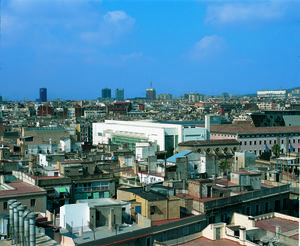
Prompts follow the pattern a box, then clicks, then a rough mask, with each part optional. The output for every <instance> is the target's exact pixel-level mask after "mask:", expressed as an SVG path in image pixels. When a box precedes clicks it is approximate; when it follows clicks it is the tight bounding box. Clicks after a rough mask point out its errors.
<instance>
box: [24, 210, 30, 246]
mask: <svg viewBox="0 0 300 246" xmlns="http://www.w3.org/2000/svg"><path fill="white" fill-rule="evenodd" d="M30 213H31V210H30V209H27V210H26V211H25V212H24V213H23V217H24V245H26V246H27V245H29V218H28V214H30Z"/></svg>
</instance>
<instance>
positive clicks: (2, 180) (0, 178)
mask: <svg viewBox="0 0 300 246" xmlns="http://www.w3.org/2000/svg"><path fill="white" fill-rule="evenodd" d="M4 183H5V177H4V175H0V184H4Z"/></svg>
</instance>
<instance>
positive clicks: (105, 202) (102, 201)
mask: <svg viewBox="0 0 300 246" xmlns="http://www.w3.org/2000/svg"><path fill="white" fill-rule="evenodd" d="M77 203H88V205H89V207H95V206H96V207H97V206H111V205H121V204H122V203H121V202H117V201H115V200H113V199H111V198H98V199H84V200H78V201H77Z"/></svg>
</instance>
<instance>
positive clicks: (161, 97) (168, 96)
mask: <svg viewBox="0 0 300 246" xmlns="http://www.w3.org/2000/svg"><path fill="white" fill-rule="evenodd" d="M157 99H158V100H172V95H171V94H169V93H168V94H159V95H157Z"/></svg>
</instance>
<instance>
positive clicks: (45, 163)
mask: <svg viewBox="0 0 300 246" xmlns="http://www.w3.org/2000/svg"><path fill="white" fill-rule="evenodd" d="M39 164H40V165H41V166H44V167H45V166H48V161H47V157H46V155H45V154H39Z"/></svg>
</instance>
